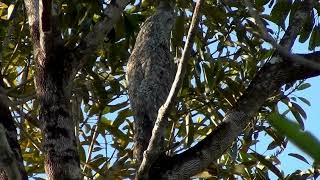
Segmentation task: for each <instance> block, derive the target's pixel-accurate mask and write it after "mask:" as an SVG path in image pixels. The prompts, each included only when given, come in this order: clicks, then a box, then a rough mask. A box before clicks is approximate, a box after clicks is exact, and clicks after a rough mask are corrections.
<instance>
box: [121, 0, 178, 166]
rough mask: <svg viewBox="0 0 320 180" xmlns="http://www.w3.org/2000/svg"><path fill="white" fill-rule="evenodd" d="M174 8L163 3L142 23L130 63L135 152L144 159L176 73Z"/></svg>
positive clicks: (138, 158) (139, 160)
mask: <svg viewBox="0 0 320 180" xmlns="http://www.w3.org/2000/svg"><path fill="white" fill-rule="evenodd" d="M173 24H174V12H173V8H171V7H170V6H169V4H166V5H160V6H159V7H158V8H157V11H156V12H155V14H154V15H152V16H151V17H149V18H148V19H147V20H146V21H145V22H144V23H143V25H142V26H141V30H140V32H139V34H138V36H137V39H136V43H135V46H134V49H133V51H132V54H131V56H130V58H129V62H128V65H127V80H128V93H129V99H130V102H131V107H132V110H133V113H134V131H135V132H134V142H135V145H134V155H135V158H136V159H137V160H138V162H141V161H142V158H143V152H144V150H146V149H147V147H148V144H149V140H150V137H151V133H152V128H153V126H154V122H155V120H156V118H157V114H158V109H159V108H160V106H161V105H162V104H163V103H164V102H165V100H166V98H167V96H168V94H169V91H170V87H171V84H172V82H173V79H174V75H175V65H174V61H173V58H172V57H171V55H170V47H169V43H170V31H171V29H172V27H173Z"/></svg>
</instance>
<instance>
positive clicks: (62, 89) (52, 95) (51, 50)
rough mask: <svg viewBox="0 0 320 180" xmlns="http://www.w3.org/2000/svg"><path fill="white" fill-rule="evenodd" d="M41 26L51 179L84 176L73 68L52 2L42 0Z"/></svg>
mask: <svg viewBox="0 0 320 180" xmlns="http://www.w3.org/2000/svg"><path fill="white" fill-rule="evenodd" d="M38 27H39V41H38V42H39V43H37V39H36V38H37V37H34V40H36V41H35V45H34V47H35V60H36V79H35V80H36V83H35V84H36V93H37V97H38V99H39V102H40V111H39V120H40V122H41V123H42V127H41V129H42V133H43V135H44V139H43V151H44V156H45V171H46V173H47V178H48V179H50V180H60V179H70V180H71V179H80V175H81V171H80V162H79V156H78V151H77V143H76V138H75V134H74V123H73V120H72V116H71V105H70V97H71V83H72V78H71V76H72V72H73V68H72V67H71V61H70V60H68V51H67V50H66V49H65V47H64V45H63V41H62V39H61V36H60V33H59V31H58V30H57V29H56V27H55V22H54V21H53V17H52V15H51V1H40V3H39V26H38ZM34 30H37V28H34Z"/></svg>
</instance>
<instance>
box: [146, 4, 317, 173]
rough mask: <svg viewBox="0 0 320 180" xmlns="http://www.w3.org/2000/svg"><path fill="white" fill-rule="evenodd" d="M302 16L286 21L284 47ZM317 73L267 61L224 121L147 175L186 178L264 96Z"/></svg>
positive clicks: (231, 136)
mask: <svg viewBox="0 0 320 180" xmlns="http://www.w3.org/2000/svg"><path fill="white" fill-rule="evenodd" d="M309 11H310V9H308V8H305V9H303V10H302V13H308V12H309ZM300 13H301V12H300ZM296 18H301V17H296ZM303 18H304V19H302V20H301V21H296V22H295V20H294V21H293V22H294V23H293V24H290V25H289V28H288V29H287V32H286V34H285V35H284V37H283V38H282V39H283V40H282V41H281V45H282V46H285V47H287V49H291V48H292V45H293V43H294V41H295V39H296V37H297V33H298V32H299V29H300V28H301V27H302V24H303V22H304V20H305V18H306V16H304V17H303ZM289 31H290V32H289ZM319 53H320V52H318V53H313V54H306V55H304V58H308V59H310V61H311V58H314V59H313V61H314V62H316V61H320V58H319V57H318V55H319ZM277 58H278V57H277ZM288 58H291V56H290V57H284V59H286V60H288ZM319 74H320V72H319V71H317V70H314V69H313V68H309V67H306V66H304V65H301V64H297V63H295V61H294V62H292V61H289V60H288V61H278V62H277V63H275V64H271V63H266V64H265V66H264V67H263V68H261V69H260V71H259V72H258V73H257V74H256V76H255V78H254V79H253V80H252V82H251V83H250V85H249V87H248V88H247V90H246V91H245V92H244V94H243V95H242V96H241V97H240V99H239V100H238V101H237V103H236V104H235V105H234V107H233V108H231V109H230V110H229V111H228V112H227V113H226V116H225V118H224V119H223V122H222V123H221V124H220V125H219V126H218V127H217V128H216V129H214V130H213V131H212V132H211V133H210V134H209V135H208V136H207V137H206V138H205V139H204V140H202V141H200V142H199V143H198V144H196V145H195V146H194V147H192V148H190V149H188V150H187V151H185V152H183V153H181V154H177V155H175V156H173V157H166V156H164V157H161V158H158V160H157V161H156V163H155V164H154V165H153V167H152V169H151V171H150V173H151V174H150V178H152V179H153V178H157V179H159V178H164V179H187V178H190V177H191V176H192V175H194V174H197V173H199V172H201V171H202V170H203V169H205V168H206V167H207V166H208V165H209V164H210V163H212V162H213V161H215V160H216V159H218V158H219V157H221V155H223V153H224V152H225V151H226V150H227V149H228V148H229V147H230V145H231V144H232V143H233V142H234V140H235V139H236V137H237V136H238V135H239V134H240V133H241V132H242V131H243V129H244V128H245V127H246V126H247V124H248V123H249V121H250V119H251V118H252V117H253V116H254V115H255V113H256V112H257V111H258V110H259V108H260V107H261V106H262V105H263V104H264V102H265V100H266V99H267V98H269V97H270V96H271V95H272V94H273V93H274V92H275V91H276V90H278V89H279V88H280V87H281V86H282V85H283V84H285V83H289V82H292V81H295V80H298V79H305V78H309V77H313V76H317V75H319ZM159 174H160V175H159Z"/></svg>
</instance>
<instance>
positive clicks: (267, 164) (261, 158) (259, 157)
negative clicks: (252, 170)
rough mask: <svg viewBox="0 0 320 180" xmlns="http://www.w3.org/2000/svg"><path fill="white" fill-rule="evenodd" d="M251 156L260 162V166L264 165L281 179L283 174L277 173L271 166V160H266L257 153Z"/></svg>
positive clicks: (275, 168) (273, 166) (277, 170)
mask: <svg viewBox="0 0 320 180" xmlns="http://www.w3.org/2000/svg"><path fill="white" fill-rule="evenodd" d="M252 155H253V156H254V157H255V158H256V159H257V160H259V161H260V162H261V164H263V165H265V166H266V167H268V169H270V170H271V171H272V172H273V173H274V174H275V175H277V176H278V177H279V178H280V179H283V174H282V173H281V172H280V171H279V169H278V168H277V167H276V166H275V165H273V164H272V161H271V160H267V159H266V158H265V157H264V156H262V155H260V154H258V153H252Z"/></svg>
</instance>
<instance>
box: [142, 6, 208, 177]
mask: <svg viewBox="0 0 320 180" xmlns="http://www.w3.org/2000/svg"><path fill="white" fill-rule="evenodd" d="M202 2H203V0H198V1H197V3H196V6H195V9H194V13H193V16H192V21H191V24H190V28H189V32H188V36H187V40H186V43H185V46H184V49H183V53H182V56H181V59H180V62H179V65H178V69H177V73H176V76H175V79H174V82H173V84H172V87H171V89H170V93H169V95H168V98H167V100H166V102H165V103H164V105H162V106H161V108H160V109H159V111H158V117H157V120H156V122H155V125H154V127H153V130H152V137H151V139H150V142H149V145H148V148H147V150H146V151H145V153H144V156H143V160H142V163H141V165H140V167H139V171H138V174H137V177H136V178H137V179H148V171H149V169H150V167H151V165H152V163H154V161H155V160H156V159H157V158H158V157H159V154H160V153H161V152H160V151H161V147H162V146H161V139H163V136H164V134H163V132H164V129H165V127H166V124H167V121H166V119H167V117H168V115H169V112H170V109H171V107H172V106H174V103H175V101H174V99H175V98H176V97H177V95H178V92H179V91H180V89H181V86H182V83H183V80H184V76H185V74H186V68H185V66H186V65H187V60H188V59H189V57H190V52H191V49H192V45H193V41H194V37H195V30H196V27H197V24H198V22H199V19H200V8H201V5H202Z"/></svg>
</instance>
